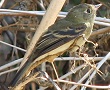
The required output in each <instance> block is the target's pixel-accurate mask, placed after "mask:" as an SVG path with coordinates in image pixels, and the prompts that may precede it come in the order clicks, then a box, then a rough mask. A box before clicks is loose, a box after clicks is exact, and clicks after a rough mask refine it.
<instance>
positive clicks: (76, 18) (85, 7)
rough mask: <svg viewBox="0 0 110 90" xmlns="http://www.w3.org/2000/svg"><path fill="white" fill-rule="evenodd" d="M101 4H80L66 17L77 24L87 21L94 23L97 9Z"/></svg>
mask: <svg viewBox="0 0 110 90" xmlns="http://www.w3.org/2000/svg"><path fill="white" fill-rule="evenodd" d="M100 6H101V4H98V5H91V4H85V3H84V4H79V5H77V6H75V7H73V8H72V9H71V10H70V11H69V13H68V14H67V16H66V19H67V20H69V21H72V22H74V23H76V24H78V23H85V22H90V23H92V22H93V21H94V19H95V17H96V11H97V9H98V8H99V7H100Z"/></svg>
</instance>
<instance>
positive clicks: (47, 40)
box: [10, 24, 87, 87]
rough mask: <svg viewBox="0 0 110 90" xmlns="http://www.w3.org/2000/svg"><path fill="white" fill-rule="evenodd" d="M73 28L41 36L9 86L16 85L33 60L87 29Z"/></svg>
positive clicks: (83, 25) (81, 25) (78, 26)
mask: <svg viewBox="0 0 110 90" xmlns="http://www.w3.org/2000/svg"><path fill="white" fill-rule="evenodd" d="M73 27H74V26H69V27H67V28H65V29H66V30H65V29H63V30H61V29H59V30H54V31H51V30H50V31H47V32H46V33H45V34H43V36H42V37H41V38H40V39H39V42H38V43H37V45H36V47H35V49H34V52H33V53H32V55H30V56H29V57H28V59H29V60H27V62H26V63H25V64H24V65H23V67H22V68H21V69H20V70H19V71H18V72H17V74H16V76H15V78H14V79H13V80H12V82H11V83H10V86H12V87H13V86H15V85H17V83H18V81H19V80H20V79H21V78H22V77H23V76H24V75H25V74H26V72H27V71H28V69H29V68H30V67H31V65H33V60H35V59H36V58H38V57H39V56H41V55H44V54H46V53H48V52H50V51H52V50H54V49H56V48H58V47H59V46H61V45H64V44H65V43H67V42H69V41H71V40H73V39H75V38H76V37H78V36H79V35H81V34H82V33H83V32H84V31H85V30H86V28H87V27H86V25H85V24H80V25H77V26H75V27H74V28H73ZM65 47H66V46H65ZM56 53H57V52H56Z"/></svg>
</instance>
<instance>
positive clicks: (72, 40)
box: [10, 3, 101, 87]
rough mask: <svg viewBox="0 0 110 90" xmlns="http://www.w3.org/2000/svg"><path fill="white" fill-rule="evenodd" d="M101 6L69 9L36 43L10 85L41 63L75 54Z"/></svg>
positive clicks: (87, 34)
mask: <svg viewBox="0 0 110 90" xmlns="http://www.w3.org/2000/svg"><path fill="white" fill-rule="evenodd" d="M100 6H101V5H100V4H98V5H92V4H86V3H83V4H79V5H76V6H74V7H73V8H71V9H70V11H69V12H68V14H67V15H66V17H65V18H62V19H60V20H57V21H56V22H55V23H54V24H53V25H51V26H50V27H49V28H48V30H47V31H46V32H44V33H43V34H42V36H41V37H40V39H39V40H38V43H36V45H35V47H34V50H33V53H32V54H31V55H30V56H29V57H28V60H27V61H26V62H25V64H24V65H23V66H22V67H21V68H20V70H19V71H18V72H17V73H16V75H15V77H14V79H13V80H12V81H11V83H10V87H15V86H16V85H17V84H18V82H19V81H20V80H21V79H22V78H23V77H25V75H26V74H27V73H29V72H30V71H31V70H33V69H34V68H35V67H36V66H38V65H39V64H41V63H43V62H46V61H47V62H53V60H54V59H55V58H56V57H58V56H60V55H62V54H63V53H64V52H66V51H72V52H75V51H76V50H78V49H79V47H81V46H82V45H84V44H85V42H86V40H85V39H84V38H86V39H88V38H89V36H90V35H91V33H92V29H93V25H94V20H95V17H96V11H97V9H98V8H99V7H100Z"/></svg>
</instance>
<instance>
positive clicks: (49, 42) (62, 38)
mask: <svg viewBox="0 0 110 90" xmlns="http://www.w3.org/2000/svg"><path fill="white" fill-rule="evenodd" d="M86 28H87V27H86V25H85V24H79V25H75V26H74V25H71V26H68V27H67V28H65V29H63V30H54V31H52V30H51V31H47V33H45V34H44V35H42V37H41V38H40V40H39V42H38V43H37V45H36V49H35V58H37V57H39V56H41V55H43V54H45V53H48V52H49V51H51V50H54V49H56V48H57V47H59V46H61V45H63V44H65V43H67V42H69V41H71V40H73V39H75V38H76V37H78V36H79V35H81V34H82V33H83V32H84V31H85V30H86Z"/></svg>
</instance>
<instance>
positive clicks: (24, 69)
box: [10, 56, 33, 87]
mask: <svg viewBox="0 0 110 90" xmlns="http://www.w3.org/2000/svg"><path fill="white" fill-rule="evenodd" d="M32 60H33V59H32V56H30V58H29V59H28V60H27V62H26V63H25V64H24V65H23V66H22V67H21V69H20V70H19V71H18V72H17V73H16V75H15V77H14V79H13V80H12V81H11V83H10V87H14V86H16V85H17V83H18V81H19V80H20V79H21V78H23V77H24V76H25V75H26V72H27V71H28V70H29V68H30V66H31V64H32Z"/></svg>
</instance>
